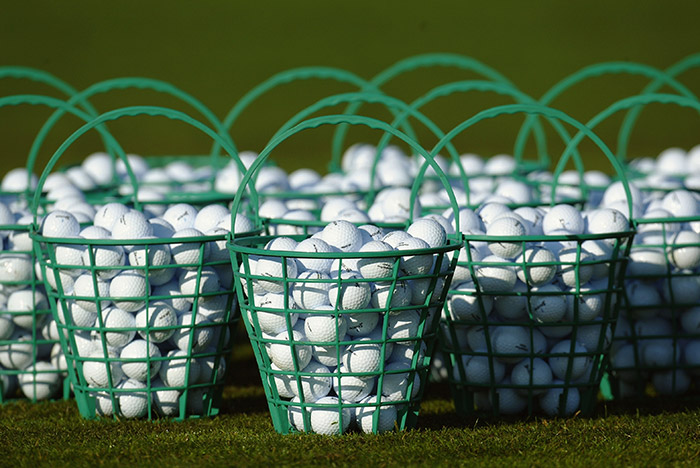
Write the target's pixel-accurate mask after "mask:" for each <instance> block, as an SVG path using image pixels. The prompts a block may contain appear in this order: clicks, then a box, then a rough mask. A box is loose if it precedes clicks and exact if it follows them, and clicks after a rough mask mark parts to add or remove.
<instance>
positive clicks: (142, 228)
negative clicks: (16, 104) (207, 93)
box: [31, 106, 238, 420]
mask: <svg viewBox="0 0 700 468" xmlns="http://www.w3.org/2000/svg"><path fill="white" fill-rule="evenodd" d="M140 115H147V116H161V117H166V118H168V119H171V120H174V121H180V122H183V123H186V124H188V125H189V126H192V127H195V128H197V129H198V130H199V131H201V132H203V133H205V134H206V135H208V136H209V137H211V138H213V139H215V140H217V141H219V142H221V144H222V145H223V147H224V148H225V149H226V151H227V153H229V154H230V155H231V156H232V157H234V158H235V157H236V152H235V149H234V148H233V147H231V146H230V145H228V143H227V142H226V140H225V139H223V138H221V137H220V136H219V135H217V133H216V132H215V131H214V130H212V129H210V128H209V127H207V126H206V125H204V124H202V123H200V122H198V121H197V120H194V119H192V118H191V117H189V116H187V115H186V114H183V113H181V112H178V111H174V110H172V109H165V108H159V107H144V106H140V107H129V108H124V109H118V110H114V111H110V112H107V113H105V114H102V115H100V116H99V117H97V118H95V119H93V120H91V121H90V122H89V123H87V124H86V125H84V126H83V127H81V128H80V129H78V130H77V131H76V132H74V133H73V134H72V135H71V136H70V137H69V138H68V139H67V140H66V141H65V142H64V143H63V144H62V145H61V146H60V147H59V148H58V150H57V151H56V152H55V153H54V155H53V156H52V158H51V160H50V161H49V163H48V164H47V166H46V168H45V169H44V172H43V174H42V176H41V178H40V179H39V187H41V186H42V184H43V183H44V182H45V180H46V178H47V176H48V174H49V173H50V172H51V170H52V169H53V168H54V166H55V165H56V163H57V162H58V160H59V159H60V157H61V155H62V154H64V152H65V151H66V150H67V149H68V148H69V147H70V145H71V144H73V143H74V142H75V141H76V140H77V139H79V138H80V137H81V136H82V135H84V134H85V133H87V132H89V131H90V130H92V129H97V128H100V127H101V126H103V124H105V123H108V122H111V121H114V120H117V119H120V118H124V117H130V116H140ZM117 150H118V151H117V153H118V156H119V158H120V159H121V160H122V161H123V162H124V164H125V167H126V171H127V173H128V174H129V179H130V182H131V183H132V188H133V193H134V194H138V193H139V186H138V183H137V181H136V177H135V176H134V174H133V171H132V170H131V168H130V165H129V163H128V160H127V158H126V155H125V154H124V152H123V151H122V150H121V148H120V147H118V145H117ZM40 205H41V203H40V190H37V192H36V194H35V196H34V199H33V207H34V209H35V213H36V212H37V211H38V209H39V208H40ZM145 208H146V207H145V206H144V204H143V203H141V202H140V201H139V198H138V196H136V195H135V196H134V198H133V209H128V208H126V210H125V211H124V212H122V213H119V214H118V215H116V216H115V217H114V218H115V219H114V220H113V222H112V223H111V224H112V227H111V233H109V232H107V235H103V236H101V235H90V236H88V235H86V234H84V235H83V237H78V234H79V233H84V232H85V230H84V229H83V230H82V231H81V226H80V225H79V224H78V222H77V220H76V219H75V218H74V217H73V216H72V215H71V214H70V213H68V212H65V211H61V210H58V211H51V212H49V213H47V214H46V215H45V216H44V217H43V220H42V223H41V226H39V225H37V224H36V223H35V226H34V228H33V230H32V233H31V237H32V239H33V241H34V249H35V252H36V255H37V257H38V258H39V263H40V266H41V271H42V276H43V279H44V283H45V288H46V291H47V296H48V298H49V302H50V305H51V307H52V313H53V316H54V319H55V320H56V323H57V327H58V335H59V338H60V344H61V348H62V350H63V352H64V355H65V359H66V363H67V368H68V374H69V377H70V382H71V386H72V389H73V391H74V393H75V398H76V402H77V404H78V408H79V410H80V414H81V415H82V416H83V417H84V418H88V419H92V418H95V417H97V416H105V417H112V418H114V419H120V418H147V419H153V418H156V417H169V418H174V419H177V420H182V419H185V418H187V417H202V416H213V415H216V414H217V413H218V411H219V407H220V400H221V392H222V387H223V384H224V377H225V373H226V364H227V360H228V357H229V355H230V352H231V349H232V344H233V343H232V332H233V328H234V327H235V325H236V322H237V320H238V311H237V300H236V297H235V294H234V292H233V290H232V288H231V286H230V283H228V284H227V282H229V281H230V280H231V279H232V273H231V263H230V260H229V257H228V252H227V251H226V249H225V241H226V238H227V236H226V232H228V230H226V231H225V232H222V233H219V234H216V235H204V234H202V232H201V231H199V230H196V229H181V230H178V231H176V232H175V233H172V230H171V232H170V233H169V234H166V232H167V230H166V229H165V226H164V225H159V226H156V225H155V224H151V223H149V221H148V219H147V218H146V216H145V215H144V213H148V212H147V210H146V209H145ZM221 208H222V209H224V207H223V206H222V207H221ZM110 216H111V214H110ZM104 217H105V218H107V217H109V216H108V213H106V212H105V213H104ZM100 228H102V223H101V222H100V223H99V224H98V223H95V224H94V225H93V226H88V227H86V228H85V229H92V230H94V231H95V232H97V231H99V230H100ZM102 229H103V230H104V228H102ZM207 232H209V231H207ZM222 247H223V250H222ZM222 254H223V255H222ZM227 278H228V279H227Z"/></svg>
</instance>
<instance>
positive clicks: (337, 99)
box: [271, 92, 459, 206]
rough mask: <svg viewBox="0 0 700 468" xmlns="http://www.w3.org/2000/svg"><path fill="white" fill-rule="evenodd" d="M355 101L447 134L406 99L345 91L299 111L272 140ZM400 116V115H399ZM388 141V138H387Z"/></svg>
mask: <svg viewBox="0 0 700 468" xmlns="http://www.w3.org/2000/svg"><path fill="white" fill-rule="evenodd" d="M353 102H362V103H371V104H382V105H384V106H385V107H386V108H387V109H389V110H391V111H392V112H393V111H395V110H397V109H398V110H402V111H403V115H411V116H412V117H415V118H416V119H417V120H418V121H419V122H420V123H422V124H423V125H425V126H426V128H428V130H430V131H431V132H432V133H433V134H434V135H435V136H436V137H437V138H438V139H440V138H442V136H443V135H444V134H445V133H444V132H443V131H442V130H441V129H440V128H439V127H438V126H437V125H436V124H435V123H434V122H433V121H432V120H430V119H429V118H428V117H426V116H425V115H424V114H422V113H420V112H419V111H417V110H415V109H411V107H410V106H409V105H408V104H406V103H405V102H404V101H401V100H400V99H396V98H393V97H391V96H387V95H385V94H377V93H371V92H357V93H344V94H336V95H335V96H328V97H326V98H323V99H321V100H319V101H318V102H316V103H314V104H312V105H311V106H309V107H307V108H306V109H304V110H302V111H301V112H299V113H297V114H296V115H295V116H294V117H292V118H291V119H289V120H288V121H287V122H286V123H285V124H284V125H282V127H280V129H279V130H277V132H276V133H275V134H274V135H273V137H272V138H271V141H273V140H274V139H275V138H277V137H278V136H279V135H281V134H282V133H284V132H285V131H286V130H289V129H290V128H292V127H293V126H295V125H297V124H298V123H299V122H302V121H303V120H306V119H308V118H309V117H311V116H312V115H313V114H315V113H316V112H318V111H319V110H322V109H325V108H328V107H334V106H337V105H338V104H343V103H346V104H347V103H353ZM395 115H397V116H398V115H399V113H398V112H395ZM397 118H398V117H397ZM392 126H393V127H395V128H398V127H399V125H396V124H392ZM404 132H405V133H406V134H407V135H408V136H409V137H410V138H412V139H413V140H415V141H417V142H419V140H418V137H417V136H416V135H415V133H414V132H413V129H412V128H411V127H410V126H406V128H404ZM388 135H390V134H389V133H385V134H384V136H388ZM387 141H388V140H387ZM382 150H383V147H381V148H378V150H377V155H376V157H375V158H374V161H373V163H372V170H371V172H370V190H369V192H368V194H367V199H366V201H367V204H368V206H369V205H370V204H371V203H372V202H373V201H374V198H375V196H376V187H375V186H374V179H375V175H376V173H377V164H378V163H379V157H380V156H381V151H382ZM448 150H449V151H450V152H451V154H452V155H453V157H454V158H457V159H459V155H458V154H457V151H456V150H455V149H454V146H452V145H450V146H449V147H448Z"/></svg>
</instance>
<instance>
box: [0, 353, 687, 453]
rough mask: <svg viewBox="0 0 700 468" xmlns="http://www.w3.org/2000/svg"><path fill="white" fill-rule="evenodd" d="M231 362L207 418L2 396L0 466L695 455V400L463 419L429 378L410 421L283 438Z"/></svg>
mask: <svg viewBox="0 0 700 468" xmlns="http://www.w3.org/2000/svg"><path fill="white" fill-rule="evenodd" d="M241 341H242V340H241ZM230 368H231V370H232V371H234V372H235V373H234V374H233V375H232V376H231V377H232V384H231V385H230V386H229V387H227V389H226V392H225V399H224V408H223V410H222V414H221V415H220V416H218V417H216V418H213V419H209V420H197V421H186V422H184V423H176V422H167V421H156V422H147V421H122V422H113V421H86V420H84V419H82V418H81V417H80V415H79V414H78V411H77V409H76V407H75V405H74V403H73V402H71V401H59V402H47V403H41V404H36V405H32V404H29V403H27V402H13V403H9V404H7V405H5V406H3V407H0V441H2V447H3V449H2V456H1V457H0V466H13V467H24V466H32V467H36V466H58V465H70V466H96V465H100V466H102V465H104V466H131V465H145V466H163V467H166V466H167V467H169V466H193V465H194V466H205V465H206V466H221V465H303V466H307V465H338V466H342V465H344V466H348V465H356V466H357V465H366V464H370V463H371V464H372V465H378V466H387V465H448V464H450V465H474V464H479V465H486V466H489V465H490V466H510V465H523V466H544V465H547V466H549V465H553V464H556V465H580V466H598V465H625V466H629V465H644V466H650V465H658V466H661V465H663V466H668V465H671V464H673V465H683V464H685V465H698V464H700V398H698V397H689V398H685V399H679V400H673V401H663V400H658V399H657V400H645V401H643V400H638V401H634V402H628V403H625V404H624V405H619V404H613V403H601V404H600V405H599V407H598V408H597V410H596V414H595V415H594V416H593V417H591V418H582V417H574V418H572V419H541V418H532V419H511V420H507V421H495V420H483V419H482V420H479V419H475V418H474V419H467V420H465V419H460V418H459V417H457V415H456V414H455V412H454V406H453V404H452V402H451V400H450V398H449V391H448V389H447V387H446V386H444V385H432V386H431V387H430V388H429V391H428V398H427V400H426V401H425V402H424V404H423V408H422V412H421V417H420V419H419V426H418V428H417V429H415V430H411V431H406V432H403V433H389V434H383V435H380V436H373V435H364V434H357V433H351V434H346V435H344V436H340V437H323V436H315V435H309V434H304V435H288V436H283V435H279V434H277V433H275V432H274V430H273V428H272V423H271V421H270V418H269V416H268V413H267V405H266V403H265V398H264V394H263V391H262V387H261V386H260V382H259V377H258V374H257V370H256V369H255V362H254V360H253V358H252V353H251V352H250V348H249V347H248V345H247V344H245V345H244V344H243V343H241V346H239V347H238V351H236V353H235V355H234V358H233V362H232V365H231V367H230Z"/></svg>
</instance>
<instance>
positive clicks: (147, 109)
mask: <svg viewBox="0 0 700 468" xmlns="http://www.w3.org/2000/svg"><path fill="white" fill-rule="evenodd" d="M140 115H148V116H154V117H158V116H160V117H166V118H168V119H170V120H175V121H180V122H184V123H186V124H189V125H190V126H192V127H195V128H197V129H198V130H200V131H202V132H203V133H205V134H207V135H208V136H209V137H210V138H212V139H213V140H215V141H217V142H218V143H219V144H221V146H222V147H223V148H224V149H225V150H226V152H227V153H228V154H229V155H230V156H231V157H232V158H233V159H234V161H236V163H237V164H238V165H239V170H241V171H245V168H244V167H243V164H242V163H241V162H240V160H239V159H238V158H237V157H236V155H237V153H236V150H235V149H234V148H233V146H231V145H229V143H228V141H226V140H225V139H224V138H223V137H221V135H219V134H218V133H216V132H215V131H214V130H212V129H211V128H209V127H208V126H206V125H205V124H203V123H201V122H200V121H198V120H195V119H194V118H192V117H190V116H189V115H187V114H185V113H184V112H180V111H176V110H174V109H168V108H165V107H156V106H132V107H124V108H121V109H115V110H112V111H109V112H105V113H104V114H101V115H99V116H98V117H96V118H94V119H93V120H91V121H90V122H88V123H86V124H85V125H83V126H82V127H80V128H79V129H77V130H76V131H75V132H73V133H72V134H71V135H70V136H69V137H68V138H67V139H66V140H65V141H64V142H63V143H62V144H61V146H60V147H59V148H58V149H57V150H56V152H55V153H54V154H53V156H51V159H50V160H49V162H48V163H47V164H46V167H45V168H44V172H43V173H42V174H41V177H40V178H39V184H38V185H37V190H36V193H35V194H34V199H33V203H32V208H33V211H34V217H35V219H34V221H35V224H36V212H37V209H38V207H39V201H40V194H41V187H43V186H44V182H45V181H46V177H48V175H49V174H50V173H51V171H52V170H53V168H54V166H55V165H56V163H57V162H58V160H59V159H60V158H61V156H62V155H63V153H65V151H66V150H67V149H68V148H69V147H70V146H71V145H72V144H73V143H74V142H75V141H76V140H78V139H79V138H80V137H81V136H83V135H84V134H85V133H87V132H88V131H90V130H92V129H93V128H96V127H99V126H100V125H102V124H104V123H106V122H110V121H113V120H117V119H120V118H122V117H134V116H140ZM119 158H120V159H121V160H122V161H123V162H124V164H125V166H126V170H127V172H128V174H129V177H130V179H131V181H132V184H133V185H134V193H133V195H132V196H133V198H134V205H135V206H136V207H137V208H140V203H139V200H138V182H137V181H136V177H135V176H134V174H133V171H132V170H131V166H130V165H129V161H128V159H127V157H126V155H124V154H123V153H122V154H119ZM250 192H251V197H252V200H254V201H255V202H256V203H257V193H256V192H255V188H254V187H253V188H252V189H251V190H250Z"/></svg>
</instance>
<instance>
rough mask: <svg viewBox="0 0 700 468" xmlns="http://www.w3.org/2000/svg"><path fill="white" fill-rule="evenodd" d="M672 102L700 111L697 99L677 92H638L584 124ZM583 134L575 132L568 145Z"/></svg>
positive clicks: (573, 143)
mask: <svg viewBox="0 0 700 468" xmlns="http://www.w3.org/2000/svg"><path fill="white" fill-rule="evenodd" d="M652 103H657V104H674V105H677V106H680V107H688V108H691V109H694V110H696V111H698V113H700V102H698V100H697V99H691V98H687V97H684V96H679V95H677V94H651V93H648V94H640V95H638V96H632V97H628V98H625V99H621V100H619V101H617V102H615V103H613V104H611V105H610V106H609V107H607V108H606V109H604V110H602V111H601V112H599V113H598V114H596V115H595V116H594V117H593V118H592V119H591V120H589V121H588V122H587V123H586V126H587V127H588V128H590V129H591V130H593V129H595V127H596V126H598V125H599V124H600V123H602V122H604V121H605V120H607V119H608V118H610V117H611V116H612V115H614V114H615V113H617V112H620V111H623V110H629V109H635V108H637V109H641V108H644V107H645V106H647V105H648V104H652ZM582 139H583V135H582V134H581V132H579V133H577V134H576V135H575V136H574V137H573V138H572V139H571V142H570V143H569V146H573V147H576V146H577V145H578V144H579V143H580V142H581V140H582Z"/></svg>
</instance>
